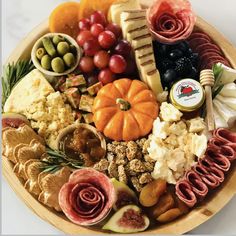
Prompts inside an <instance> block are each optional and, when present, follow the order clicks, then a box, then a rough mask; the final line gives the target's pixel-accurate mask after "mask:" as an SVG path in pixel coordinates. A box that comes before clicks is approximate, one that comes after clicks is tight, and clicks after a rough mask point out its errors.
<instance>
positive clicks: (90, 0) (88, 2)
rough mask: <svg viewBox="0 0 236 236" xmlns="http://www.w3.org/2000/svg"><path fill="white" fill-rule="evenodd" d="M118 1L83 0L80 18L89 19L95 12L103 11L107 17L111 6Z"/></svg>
mask: <svg viewBox="0 0 236 236" xmlns="http://www.w3.org/2000/svg"><path fill="white" fill-rule="evenodd" d="M116 1H117V0H81V1H80V9H79V18H80V19H82V18H86V17H89V16H90V15H91V14H92V13H93V12H94V11H102V12H103V13H104V14H105V16H107V14H108V10H109V8H110V6H111V5H112V4H113V3H114V2H116Z"/></svg>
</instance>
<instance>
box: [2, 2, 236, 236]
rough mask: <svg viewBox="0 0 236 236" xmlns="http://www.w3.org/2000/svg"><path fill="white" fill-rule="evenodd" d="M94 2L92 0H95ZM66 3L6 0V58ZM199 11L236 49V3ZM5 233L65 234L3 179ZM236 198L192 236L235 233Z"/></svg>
mask: <svg viewBox="0 0 236 236" xmlns="http://www.w3.org/2000/svg"><path fill="white" fill-rule="evenodd" d="M91 1H92V0H91ZM61 2H65V0H64V1H63V0H2V14H1V15H2V43H3V44H2V59H3V61H5V60H6V59H7V57H8V56H9V54H10V53H11V52H12V51H13V49H14V48H15V47H16V45H17V43H18V42H19V41H20V40H21V39H22V38H23V37H24V36H25V35H26V34H27V33H28V32H29V31H30V30H31V29H33V28H34V27H35V26H36V25H38V24H39V23H40V22H41V21H43V20H44V19H45V18H47V17H48V15H49V13H50V12H51V10H52V9H53V8H54V7H55V6H56V5H57V4H59V3H61ZM191 2H192V5H193V8H194V10H195V12H196V13H197V14H198V15H200V16H202V17H203V18H204V19H205V20H207V21H208V22H209V23H211V24H212V25H214V26H215V27H216V28H217V29H218V30H219V31H221V32H222V33H223V34H224V35H225V37H226V38H228V39H229V40H230V41H231V42H232V43H233V44H234V45H235V46H236V27H235V24H236V1H235V0H224V1H219V0H191ZM1 211H2V217H1V219H2V234H17V235H20V234H21V235H27V234H31V235H32V234H37V235H59V234H60V235H62V234H63V233H62V232H59V231H58V230H57V229H55V228H54V227H53V226H51V225H49V224H48V223H46V222H44V221H43V220H41V219H40V218H39V217H38V216H36V215H35V214H34V213H33V212H32V211H31V210H29V209H28V208H27V207H26V206H25V205H24V203H23V202H21V200H20V199H19V198H18V197H17V196H16V194H15V193H14V192H13V191H12V189H11V188H10V187H9V185H8V184H7V183H6V181H5V180H4V179H2V205H1ZM235 219H236V197H235V198H234V199H233V200H232V201H231V202H230V203H229V204H228V205H227V206H226V207H225V208H224V209H223V210H222V211H221V212H220V213H218V214H217V215H215V216H214V217H213V218H212V219H211V220H209V221H208V222H206V223H204V224H203V225H201V226H199V227H198V228H196V229H195V230H193V231H191V232H189V233H191V234H231V235H232V234H235V233H236V221H235Z"/></svg>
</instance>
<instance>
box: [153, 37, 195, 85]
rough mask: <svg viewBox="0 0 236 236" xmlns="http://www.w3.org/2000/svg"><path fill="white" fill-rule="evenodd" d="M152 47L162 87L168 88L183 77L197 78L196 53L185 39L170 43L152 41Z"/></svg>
mask: <svg viewBox="0 0 236 236" xmlns="http://www.w3.org/2000/svg"><path fill="white" fill-rule="evenodd" d="M153 48H154V55H155V60H156V66H157V69H158V70H159V72H160V75H161V82H162V86H163V87H164V88H166V87H167V88H168V89H170V88H171V87H172V85H173V84H174V83H175V82H177V81H178V80H180V79H183V78H192V79H195V80H199V70H198V69H197V68H198V60H199V57H198V53H193V51H192V49H191V48H190V47H189V44H188V42H187V41H182V42H180V43H178V44H172V45H169V44H162V43H159V42H157V41H153Z"/></svg>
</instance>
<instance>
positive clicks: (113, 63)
mask: <svg viewBox="0 0 236 236" xmlns="http://www.w3.org/2000/svg"><path fill="white" fill-rule="evenodd" d="M126 66H127V63H126V61H125V59H124V57H122V56H121V55H117V54H115V55H113V56H112V57H111V59H110V61H109V68H110V70H111V71H112V72H114V73H116V74H120V73H123V72H124V71H125V69H126Z"/></svg>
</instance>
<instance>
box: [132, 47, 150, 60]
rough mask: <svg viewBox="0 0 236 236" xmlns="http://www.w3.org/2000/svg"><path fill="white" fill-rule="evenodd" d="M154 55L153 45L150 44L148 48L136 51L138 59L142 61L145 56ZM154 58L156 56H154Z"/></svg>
mask: <svg viewBox="0 0 236 236" xmlns="http://www.w3.org/2000/svg"><path fill="white" fill-rule="evenodd" d="M150 53H152V54H153V48H152V44H148V45H147V46H145V47H142V48H140V49H138V50H135V56H136V58H138V59H140V58H142V57H143V56H144V55H147V54H150ZM153 56H154V54H153Z"/></svg>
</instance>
